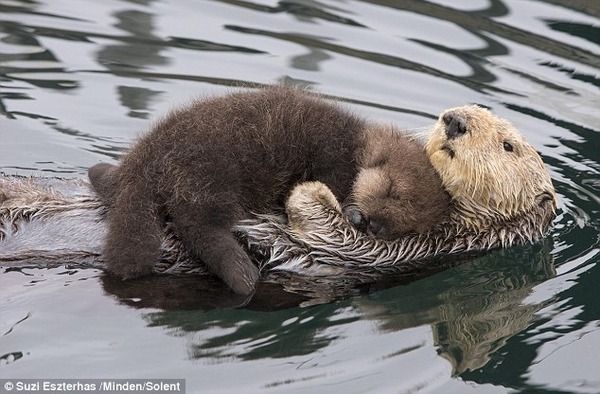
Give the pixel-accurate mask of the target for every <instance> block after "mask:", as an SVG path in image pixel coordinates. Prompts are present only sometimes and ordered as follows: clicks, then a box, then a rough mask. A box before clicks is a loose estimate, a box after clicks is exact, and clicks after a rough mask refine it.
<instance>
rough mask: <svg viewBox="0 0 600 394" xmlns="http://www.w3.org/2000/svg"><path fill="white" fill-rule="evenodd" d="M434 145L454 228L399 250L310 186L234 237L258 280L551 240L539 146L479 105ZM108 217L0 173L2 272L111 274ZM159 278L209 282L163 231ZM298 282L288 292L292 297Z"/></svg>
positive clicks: (241, 225) (367, 273) (82, 192)
mask: <svg viewBox="0 0 600 394" xmlns="http://www.w3.org/2000/svg"><path fill="white" fill-rule="evenodd" d="M505 143H506V145H505ZM427 146H428V154H429V156H430V157H431V158H432V160H431V162H432V163H433V164H434V165H435V168H436V170H437V171H439V173H440V174H441V175H442V181H443V183H444V185H446V187H447V188H448V189H449V190H452V194H453V196H452V198H453V200H452V202H451V214H450V218H449V220H446V221H441V222H440V223H439V226H436V227H435V228H434V229H431V230H429V231H427V232H425V233H422V234H415V233H413V234H406V235H404V236H402V237H400V238H398V239H396V240H392V241H387V240H382V239H379V238H376V237H373V236H370V235H365V234H364V233H363V232H361V231H358V230H357V229H356V227H355V226H353V225H352V224H351V223H350V222H349V221H348V219H347V218H346V217H345V216H344V215H343V213H342V207H341V205H340V203H339V202H338V201H337V199H336V197H335V196H334V195H333V194H332V193H331V191H330V190H329V189H328V188H327V187H326V186H325V185H323V184H322V183H318V182H304V183H301V184H299V185H298V186H296V187H295V188H294V189H293V191H292V193H291V194H290V196H289V198H288V200H287V203H286V209H287V217H281V216H273V215H267V216H263V215H260V216H255V217H253V218H251V219H244V220H242V221H240V222H237V223H236V224H235V225H234V226H233V228H232V233H233V234H235V236H236V239H238V240H239V241H240V243H241V244H242V245H243V246H244V249H245V250H246V251H248V253H249V254H250V255H251V256H252V258H253V261H254V262H255V264H256V265H257V266H258V267H260V271H261V272H264V273H271V272H282V273H284V274H286V273H296V274H299V275H301V276H304V277H307V278H311V277H314V276H319V277H323V279H324V280H325V279H327V280H329V281H331V283H334V282H336V281H340V282H344V281H346V282H351V281H359V282H367V281H373V280H378V279H380V278H382V275H383V277H387V276H388V273H390V272H391V273H397V272H399V271H402V272H409V273H413V272H422V271H423V270H424V269H426V268H427V267H428V266H429V265H430V261H429V258H431V257H436V258H438V259H440V260H443V261H446V260H448V259H449V257H450V256H451V255H455V256H456V258H460V256H463V253H464V252H482V251H486V250H489V249H493V248H506V247H510V246H513V245H520V244H527V243H533V242H537V241H538V240H540V239H541V238H542V237H543V236H544V235H545V234H546V232H547V231H548V228H549V226H550V224H551V222H552V220H553V218H554V217H555V210H556V194H555V191H554V188H553V186H552V181H551V179H550V175H549V173H548V171H547V169H546V168H545V166H544V165H543V163H542V161H541V159H540V157H539V155H538V154H537V152H536V151H535V149H534V148H533V147H532V146H531V145H529V144H528V143H527V142H526V141H525V140H524V139H523V137H522V136H521V135H520V134H519V132H518V131H517V130H516V129H515V128H514V127H513V126H511V125H510V123H508V122H507V121H505V120H502V119H499V118H497V117H495V116H494V115H493V114H492V113H491V112H490V111H488V110H485V109H482V108H479V107H476V106H466V107H460V108H455V109H450V110H447V111H444V112H443V113H442V115H441V116H440V118H439V120H438V122H437V123H436V124H435V125H434V127H433V129H432V131H431V133H430V135H429V144H427ZM470 166H476V170H475V169H473V170H468V169H469V167H470ZM108 168H110V167H108ZM475 171H476V172H475ZM105 212H106V208H105V207H103V206H102V204H101V203H100V201H98V197H97V196H96V195H95V193H94V192H93V191H92V190H91V187H90V185H89V183H87V182H85V181H83V180H62V179H55V178H36V177H34V178H30V177H14V176H3V175H2V174H0V266H8V267H24V266H29V265H31V264H36V265H41V266H47V265H48V264H49V263H50V264H52V262H56V263H57V264H61V263H65V262H68V263H70V264H75V265H77V266H80V267H89V266H92V267H97V268H105V265H104V263H103V262H102V255H101V249H102V243H103V242H102V241H103V239H104V236H105V234H106V231H107V227H108V224H107V220H106V214H105ZM153 271H154V272H157V273H173V274H206V273H207V270H206V267H205V266H204V265H203V264H202V262H201V261H199V260H198V259H197V258H196V257H194V256H193V255H191V254H190V253H188V252H187V250H186V248H185V247H183V246H182V245H181V243H180V242H179V240H178V239H177V237H175V236H174V235H173V232H172V226H167V228H165V229H164V234H163V238H162V247H161V256H160V258H158V259H157V260H156V261H155V262H154V267H153ZM268 277H269V275H267V278H268ZM294 283H295V282H294ZM294 283H288V284H286V285H285V286H286V288H287V289H290V290H291V291H293V286H294ZM302 283H304V287H302V288H300V289H299V291H302V292H305V291H306V288H305V287H306V286H307V285H308V284H309V283H310V282H309V281H308V280H305V281H303V282H302ZM316 283H322V281H317V282H316Z"/></svg>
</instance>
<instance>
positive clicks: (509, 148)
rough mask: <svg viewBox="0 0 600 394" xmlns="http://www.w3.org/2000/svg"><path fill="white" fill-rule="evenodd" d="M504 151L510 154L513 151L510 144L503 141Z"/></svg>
mask: <svg viewBox="0 0 600 394" xmlns="http://www.w3.org/2000/svg"><path fill="white" fill-rule="evenodd" d="M503 146H504V150H505V151H507V152H512V151H513V150H514V148H513V146H512V145H511V144H510V142H506V141H504V145H503Z"/></svg>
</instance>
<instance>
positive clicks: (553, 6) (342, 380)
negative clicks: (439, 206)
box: [0, 0, 600, 393]
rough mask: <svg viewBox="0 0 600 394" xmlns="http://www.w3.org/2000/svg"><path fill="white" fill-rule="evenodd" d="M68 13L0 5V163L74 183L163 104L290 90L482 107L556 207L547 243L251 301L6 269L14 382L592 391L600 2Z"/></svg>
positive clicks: (214, 286)
mask: <svg viewBox="0 0 600 394" xmlns="http://www.w3.org/2000/svg"><path fill="white" fill-rule="evenodd" d="M77 4H78V5H77V6H74V5H73V3H72V2H69V1H60V0H57V1H54V0H53V1H49V0H37V1H26V0H14V1H2V0H0V135H1V137H0V171H4V172H8V173H10V174H14V173H18V174H30V173H37V174H39V173H40V172H42V173H50V174H52V175H56V174H58V175H60V176H84V175H85V173H86V169H87V168H88V167H89V166H90V165H92V164H95V163H96V162H98V161H108V162H115V161H116V159H117V158H118V157H119V156H121V155H122V153H123V152H124V151H125V150H126V149H127V147H128V146H129V144H130V142H131V141H132V140H133V139H134V138H135V137H136V136H137V135H138V133H139V132H141V131H143V130H145V129H147V128H148V127H149V126H150V125H151V122H152V121H153V120H154V119H156V118H157V117H158V116H159V115H160V114H162V113H164V112H165V111H167V110H168V108H170V107H171V106H172V105H176V104H178V103H182V102H186V101H187V100H189V99H190V97H192V96H194V95H197V94H202V95H204V94H219V93H223V92H225V91H227V90H229V89H231V87H234V86H243V87H254V86H260V85H262V84H267V83H273V82H276V81H280V80H286V81H289V82H292V83H299V84H303V85H307V86H310V87H312V88H315V89H318V90H320V91H322V92H324V93H325V94H327V95H330V96H332V97H336V98H339V99H342V100H344V101H346V102H347V103H348V105H349V106H351V108H352V109H353V110H355V111H356V112H358V113H360V114H361V115H365V116H367V117H369V118H376V119H381V120H383V121H392V122H395V123H397V124H399V125H401V126H405V127H407V128H410V129H415V130H416V131H422V130H425V127H426V126H427V125H430V124H431V123H432V120H433V119H435V118H436V117H437V114H439V112H440V111H441V110H442V109H444V108H449V107H454V106H457V105H462V104H465V103H479V104H481V105H484V106H487V107H490V108H492V110H493V111H494V112H496V113H497V114H499V115H500V116H503V117H506V118H508V119H510V120H511V121H512V122H513V123H514V124H516V125H517V127H518V128H519V129H521V130H522V131H523V133H524V134H525V135H526V137H527V138H528V139H529V140H530V141H531V142H532V144H533V145H534V146H535V147H536V148H537V149H538V150H539V151H540V153H541V155H542V157H543V159H544V161H545V163H547V165H548V166H549V169H550V172H551V174H552V177H553V179H554V182H555V186H556V189H557V192H558V194H559V209H560V212H559V216H558V218H557V219H556V222H555V226H554V228H553V229H552V232H551V234H550V238H549V239H548V240H547V243H544V244H541V245H534V246H530V247H524V248H516V249H511V250H506V251H495V252H493V253H491V254H487V255H484V256H480V257H471V256H467V257H465V260H466V261H444V262H442V264H440V265H439V266H431V267H430V269H431V270H430V271H428V272H424V273H423V277H406V276H396V275H390V276H389V277H387V278H386V280H382V281H380V282H378V283H376V284H371V285H362V284H357V283H346V282H343V283H327V282H307V281H306V280H304V279H303V278H300V277H275V276H273V277H270V278H269V279H268V281H267V282H266V283H263V284H262V285H261V288H260V289H259V291H258V293H257V295H256V297H254V298H253V299H251V300H246V299H240V298H239V297H236V296H233V295H231V294H230V293H228V291H227V290H226V289H224V288H223V287H222V285H221V284H220V283H219V282H217V281H213V280H211V279H209V278H203V279H202V280H200V279H198V278H175V277H173V278H166V277H155V278H149V279H144V280H141V281H136V282H127V283H123V282H120V281H115V280H114V279H111V278H109V277H105V276H99V278H97V276H98V274H97V273H94V272H89V271H77V270H74V269H71V268H69V267H63V268H53V269H48V270H46V271H44V270H39V269H38V270H33V269H32V270H21V271H9V270H5V271H3V273H2V275H0V288H1V289H2V292H3V294H2V295H3V297H2V298H1V299H0V309H1V310H2V314H0V328H2V330H1V332H2V334H3V336H2V337H1V338H0V349H2V351H1V353H2V354H0V365H2V367H4V368H6V370H7V371H8V374H14V376H28V377H30V376H31V375H32V374H34V373H36V372H40V371H43V372H44V375H45V376H57V377H58V376H60V377H64V373H63V371H64V370H69V371H72V372H71V373H73V374H74V376H73V377H76V376H80V377H90V371H98V376H103V377H105V376H107V375H111V376H117V375H119V374H122V373H123V372H122V371H123V370H125V369H128V371H129V372H130V373H131V374H133V375H142V374H144V373H145V372H144V371H161V372H162V374H161V375H162V376H177V377H179V376H186V377H188V379H189V381H188V387H196V386H197V387H203V388H206V389H207V390H209V391H210V390H211V389H220V390H226V389H231V390H236V389H237V391H239V390H240V388H241V387H244V390H245V391H265V390H274V391H277V390H288V389H299V390H302V389H304V390H311V389H312V390H313V391H314V390H320V389H323V388H324V387H332V386H333V387H336V388H339V389H340V390H345V391H348V392H356V391H360V392H365V391H370V390H371V391H372V390H375V389H381V390H384V391H385V390H387V391H394V392H398V391H413V392H420V391H428V390H429V391H436V390H437V391H440V392H452V391H453V392H465V391H468V390H470V389H473V390H477V389H480V388H481V389H484V390H489V391H490V392H506V391H507V390H511V389H512V390H520V391H527V390H537V391H542V392H543V391H544V390H546V391H548V392H556V391H557V390H560V391H563V392H582V393H588V392H600V382H599V381H598V378H597V371H596V370H594V369H593V368H594V365H597V363H595V361H596V360H595V359H594V357H595V354H596V353H597V349H600V329H599V328H598V327H599V324H600V323H599V322H600V304H599V303H598V299H597V297H596V296H595V295H596V294H597V285H596V284H597V283H598V281H599V280H600V268H598V267H600V264H597V263H599V262H600V260H599V257H598V256H599V254H600V247H599V246H600V244H599V240H598V233H599V232H600V197H599V196H600V183H599V182H598V179H600V177H599V173H600V163H599V160H598V155H597V147H598V146H600V123H599V121H598V108H600V94H599V93H598V89H599V88H600V77H599V72H598V71H599V68H600V50H599V44H600V28H599V24H598V20H599V18H600V3H599V2H598V1H596V0H533V1H526V2H525V1H518V0H474V1H468V2H467V1H462V2H461V1H456V2H445V1H437V0H430V1H408V0H397V1H388V0H365V1H359V0H348V1H343V2H342V1H335V0H323V1H312V0H281V1H276V0H275V1H263V0H223V1H213V2H199V3H198V2H160V1H152V0H136V1H126V0H111V1H106V2H93V1H82V2H78V3H77ZM196 279H197V280H196ZM66 305H68V306H70V307H71V308H72V309H69V308H66ZM86 311H92V312H93V313H92V312H89V313H88V312H86ZM140 314H141V316H142V319H140V316H139V315H140ZM99 316H100V317H99ZM113 316H116V317H113ZM98 319H101V320H98ZM58 321H60V322H63V321H66V322H67V325H66V326H65V324H64V323H61V325H60V326H59V325H58V323H57V322H58ZM125 322H127V323H125ZM69 323H71V324H69ZM136 324H140V326H136ZM100 328H102V329H100ZM82 330H83V331H85V332H83V334H82ZM86 332H91V333H93V337H94V338H95V341H90V339H89V337H90V335H89V334H88V335H85V334H86ZM125 337H126V338H128V339H127V340H125V339H121V338H125ZM41 338H43V340H42V339H41ZM60 338H68V339H69V341H68V342H63V341H61V339H60ZM7 341H8V344H6V343H7ZM168 341H175V342H168ZM98 343H108V344H110V345H106V346H102V345H98ZM115 343H118V344H121V345H118V346H117V345H114V344H115ZM125 343H127V344H129V346H130V347H127V346H126V345H124V344H125ZM182 343H183V344H184V348H185V351H184V353H185V355H184V356H181V354H180V353H179V352H180V351H181V350H180V349H181V344H182ZM146 348H151V350H152V351H153V352H152V353H148V352H146V351H145V349H146ZM48 349H51V350H48ZM590 349H592V351H590ZM594 350H595V351H594ZM73 355H78V356H80V357H74V356H73ZM138 356H139V358H136V357H138ZM440 356H441V357H440ZM76 359H77V360H80V361H77V362H74V361H73V360H76ZM182 359H184V361H181V360H182ZM81 360H88V362H82V361H81ZM104 360H122V361H120V362H119V361H111V363H107V362H105V361H104ZM273 360H276V361H273ZM54 365H61V366H62V367H61V370H56V369H55V367H54ZM125 365H127V368H125V367H124V366H125ZM221 365H222V369H220V367H219V366H221ZM564 365H578V367H577V368H565V367H564ZM131 366H136V367H134V368H133V370H131V369H130V368H131ZM444 368H445V369H444ZM119 376H120V375H119ZM197 376H202V380H200V378H196V377H197ZM230 376H239V377H240V379H241V380H242V381H243V382H244V383H239V382H236V381H233V380H232V379H231V378H230ZM452 376H454V377H452ZM124 377H127V376H124ZM129 377H130V375H129ZM464 382H468V384H467V383H464ZM242 384H243V385H244V386H242ZM484 386H485V388H483V387H484ZM473 387H474V388H473Z"/></svg>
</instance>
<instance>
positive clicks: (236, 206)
mask: <svg viewBox="0 0 600 394" xmlns="http://www.w3.org/2000/svg"><path fill="white" fill-rule="evenodd" d="M89 177H90V181H91V183H92V185H93V187H94V189H95V190H96V191H97V193H98V194H99V195H100V197H101V198H102V200H103V201H104V202H105V203H106V204H107V205H108V206H109V207H110V211H109V228H108V234H107V237H106V242H105V246H104V249H103V252H102V256H103V259H104V261H105V263H106V265H107V268H108V270H109V271H110V272H111V273H113V274H115V275H117V276H119V277H122V278H134V277H137V276H141V275H145V274H148V273H150V272H151V271H152V268H153V265H154V263H155V261H156V260H157V259H158V258H159V256H160V245H161V239H162V238H161V236H162V234H163V227H164V225H165V223H166V222H167V221H169V222H170V223H171V224H172V226H173V228H174V231H175V232H176V234H177V236H178V237H179V239H181V241H182V243H183V245H184V247H185V248H186V249H187V250H188V251H190V252H191V253H192V254H193V255H195V256H196V257H198V258H199V259H200V260H202V261H203V262H204V263H205V264H206V265H207V266H208V267H209V269H210V270H211V271H212V272H213V273H214V274H216V275H217V276H219V277H220V278H221V279H222V280H223V281H224V282H225V283H226V284H227V285H228V286H229V287H230V288H231V289H232V290H233V291H235V292H236V293H240V294H249V293H251V292H252V291H253V290H254V287H255V284H256V281H257V280H258V277H259V271H258V268H257V267H256V266H255V265H254V264H253V263H252V261H251V260H250V258H249V256H248V255H247V253H246V252H245V251H244V249H243V248H242V246H241V245H240V244H239V242H238V240H237V239H236V238H235V237H234V235H233V234H232V231H231V230H232V227H233V226H234V224H235V223H236V222H238V221H240V220H244V219H248V218H250V217H251V215H252V214H260V213H277V212H282V211H283V210H284V208H285V201H286V199H287V197H288V195H289V193H290V191H291V189H292V188H293V187H294V186H295V185H297V184H298V183H301V182H305V181H319V182H322V183H323V184H325V185H326V186H327V187H328V188H329V189H330V190H331V191H332V192H333V195H334V196H335V198H336V199H337V200H339V201H341V202H342V203H343V204H344V205H347V206H348V215H349V217H350V218H351V220H352V222H354V223H356V224H357V225H359V226H362V227H363V228H364V229H365V230H367V231H369V232H371V233H372V234H374V235H377V236H379V237H382V238H389V239H391V238H395V237H399V236H401V235H402V234H407V233H420V232H424V231H427V229H429V228H430V227H432V226H434V225H437V224H438V223H440V222H444V221H446V220H448V217H449V216H448V215H449V213H450V210H449V206H450V197H449V195H448V194H447V193H446V191H445V190H444V188H443V186H442V182H441V180H440V177H439V175H438V174H437V172H436V171H435V170H434V169H433V167H432V166H431V163H430V162H429V160H428V158H427V155H426V153H425V147H424V146H423V145H422V144H419V143H418V142H416V141H414V140H413V139H411V138H410V137H408V136H406V135H404V134H401V133H400V132H398V131H396V130H394V129H393V128H392V127H383V126H380V125H375V124H370V123H368V122H365V121H363V120H361V119H359V118H357V117H356V116H354V115H352V114H350V113H349V112H347V111H346V110H344V109H342V108H340V107H339V106H338V105H336V104H334V103H331V102H328V101H325V100H323V99H322V98H319V97H317V96H315V95H310V94H307V93H305V92H303V91H301V90H298V89H293V88H288V87H282V86H276V87H270V88H266V89H262V90H259V91H255V92H243V93H234V94H230V95H227V96H224V97H218V98H213V99H208V100H199V101H196V102H194V103H192V104H191V105H190V106H188V107H185V108H182V109H178V110H175V111H173V112H171V113H170V114H169V115H168V116H167V117H166V118H164V119H163V120H162V121H160V122H158V124H156V125H155V127H154V128H153V129H152V130H151V131H150V132H149V133H147V134H146V135H144V136H143V137H141V138H140V140H139V141H138V142H137V143H136V144H135V145H134V146H133V148H132V149H131V151H130V152H129V153H128V154H127V155H126V156H125V157H124V158H123V160H122V162H121V164H120V166H118V167H117V166H111V165H108V164H98V165H96V166H94V167H92V168H90V170H89Z"/></svg>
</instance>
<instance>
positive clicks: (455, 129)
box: [442, 112, 467, 138]
mask: <svg viewBox="0 0 600 394" xmlns="http://www.w3.org/2000/svg"><path fill="white" fill-rule="evenodd" d="M442 120H443V121H444V124H445V125H446V135H447V136H448V138H456V137H460V136H461V135H463V134H464V133H466V132H467V121H466V120H465V118H463V117H462V116H460V115H457V114H454V113H452V112H450V113H447V114H445V115H444V117H443V118H442Z"/></svg>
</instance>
